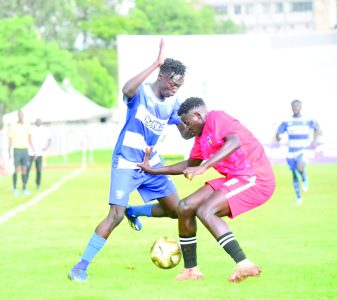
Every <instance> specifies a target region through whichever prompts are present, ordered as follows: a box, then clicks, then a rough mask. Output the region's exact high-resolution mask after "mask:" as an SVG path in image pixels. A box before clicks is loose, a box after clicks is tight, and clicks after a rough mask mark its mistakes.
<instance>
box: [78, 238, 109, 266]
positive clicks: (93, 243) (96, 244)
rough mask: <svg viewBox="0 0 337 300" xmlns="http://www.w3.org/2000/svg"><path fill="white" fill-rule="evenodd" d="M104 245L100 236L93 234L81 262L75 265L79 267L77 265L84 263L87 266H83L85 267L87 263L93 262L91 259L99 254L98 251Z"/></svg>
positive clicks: (103, 240) (104, 240) (104, 241)
mask: <svg viewBox="0 0 337 300" xmlns="http://www.w3.org/2000/svg"><path fill="white" fill-rule="evenodd" d="M105 243H106V239H104V238H102V237H101V236H100V235H98V234H97V233H96V232H94V234H93V235H92V237H91V238H90V240H89V243H88V245H87V248H86V249H85V251H84V253H83V255H82V257H81V261H80V262H79V263H78V264H77V266H79V264H81V262H82V261H86V262H87V263H88V264H87V265H86V266H85V265H84V266H85V267H87V266H88V265H89V263H90V262H91V261H92V260H93V258H94V257H95V256H96V254H97V253H98V252H99V250H101V249H102V248H103V246H104V245H105ZM84 264H85V263H84Z"/></svg>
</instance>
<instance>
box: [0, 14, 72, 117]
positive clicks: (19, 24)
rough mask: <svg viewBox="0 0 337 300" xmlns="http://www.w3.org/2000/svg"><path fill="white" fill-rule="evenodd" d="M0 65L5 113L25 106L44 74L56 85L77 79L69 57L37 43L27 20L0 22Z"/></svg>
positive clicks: (0, 92)
mask: <svg viewBox="0 0 337 300" xmlns="http://www.w3.org/2000/svg"><path fill="white" fill-rule="evenodd" d="M0 65H1V66H2V67H1V69H0V102H2V103H5V105H6V111H11V110H14V109H17V108H19V107H21V106H23V105H24V104H26V103H27V102H28V101H29V100H30V99H31V98H32V97H33V96H34V94H35V93H36V92H37V91H38V89H39V87H40V86H41V83H42V82H43V80H44V79H45V77H46V75H47V74H48V73H52V74H53V75H54V76H55V78H56V79H58V80H59V81H61V80H62V79H63V78H65V77H76V76H77V70H76V63H75V61H74V60H73V58H72V55H71V53H69V52H68V51H67V50H62V49H60V47H59V46H58V44H57V43H56V42H52V43H47V42H45V41H44V40H43V39H41V37H39V35H38V33H37V32H36V30H35V27H34V23H33V20H32V19H31V18H28V17H25V18H17V17H15V18H11V19H3V20H0Z"/></svg>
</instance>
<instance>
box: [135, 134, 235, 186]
mask: <svg viewBox="0 0 337 300" xmlns="http://www.w3.org/2000/svg"><path fill="white" fill-rule="evenodd" d="M224 141H225V144H224V145H223V146H222V147H221V148H220V149H219V151H218V152H217V153H215V154H214V155H213V156H212V157H211V158H210V159H209V160H207V161H205V162H204V163H203V164H201V163H202V162H203V160H197V159H192V158H189V159H188V160H185V161H182V162H179V163H176V164H173V165H170V166H164V167H161V168H151V167H150V165H149V157H150V154H151V149H150V150H146V152H145V157H144V161H143V163H141V164H138V166H139V167H140V168H141V169H143V171H145V172H146V173H149V174H167V175H179V174H184V176H185V177H186V178H188V179H190V180H192V179H193V177H194V176H196V175H200V174H203V173H205V172H206V171H207V170H208V169H209V168H211V167H214V166H215V165H216V164H218V163H219V162H221V161H223V160H224V159H226V158H227V157H228V156H229V155H231V154H232V153H233V152H234V151H235V150H237V149H238V148H240V146H241V143H240V140H239V137H238V136H237V135H236V134H231V135H228V136H227V137H226V138H225V139H224Z"/></svg>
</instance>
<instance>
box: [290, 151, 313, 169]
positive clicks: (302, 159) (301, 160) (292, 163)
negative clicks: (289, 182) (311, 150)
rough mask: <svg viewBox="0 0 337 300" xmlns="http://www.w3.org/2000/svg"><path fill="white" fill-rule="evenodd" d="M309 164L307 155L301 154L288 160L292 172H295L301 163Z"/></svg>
mask: <svg viewBox="0 0 337 300" xmlns="http://www.w3.org/2000/svg"><path fill="white" fill-rule="evenodd" d="M307 162H308V161H307V158H306V155H305V154H304V153H301V154H299V155H298V156H296V157H294V158H287V163H288V166H289V168H290V170H291V171H295V170H296V169H297V164H298V163H301V164H303V165H304V164H306V163H307Z"/></svg>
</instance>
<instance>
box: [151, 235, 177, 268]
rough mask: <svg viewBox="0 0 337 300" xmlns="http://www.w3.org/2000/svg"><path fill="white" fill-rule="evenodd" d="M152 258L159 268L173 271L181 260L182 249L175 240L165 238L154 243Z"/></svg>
mask: <svg viewBox="0 0 337 300" xmlns="http://www.w3.org/2000/svg"><path fill="white" fill-rule="evenodd" d="M150 257H151V260H152V262H153V263H154V264H155V265H156V266H157V267H158V268H161V269H171V268H174V267H175V266H176V265H177V264H179V262H180V260H181V251H180V247H179V245H178V243H177V242H176V241H175V239H173V238H170V237H167V236H164V237H161V238H159V239H158V240H156V241H155V242H154V243H153V245H152V247H151V250H150Z"/></svg>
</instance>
